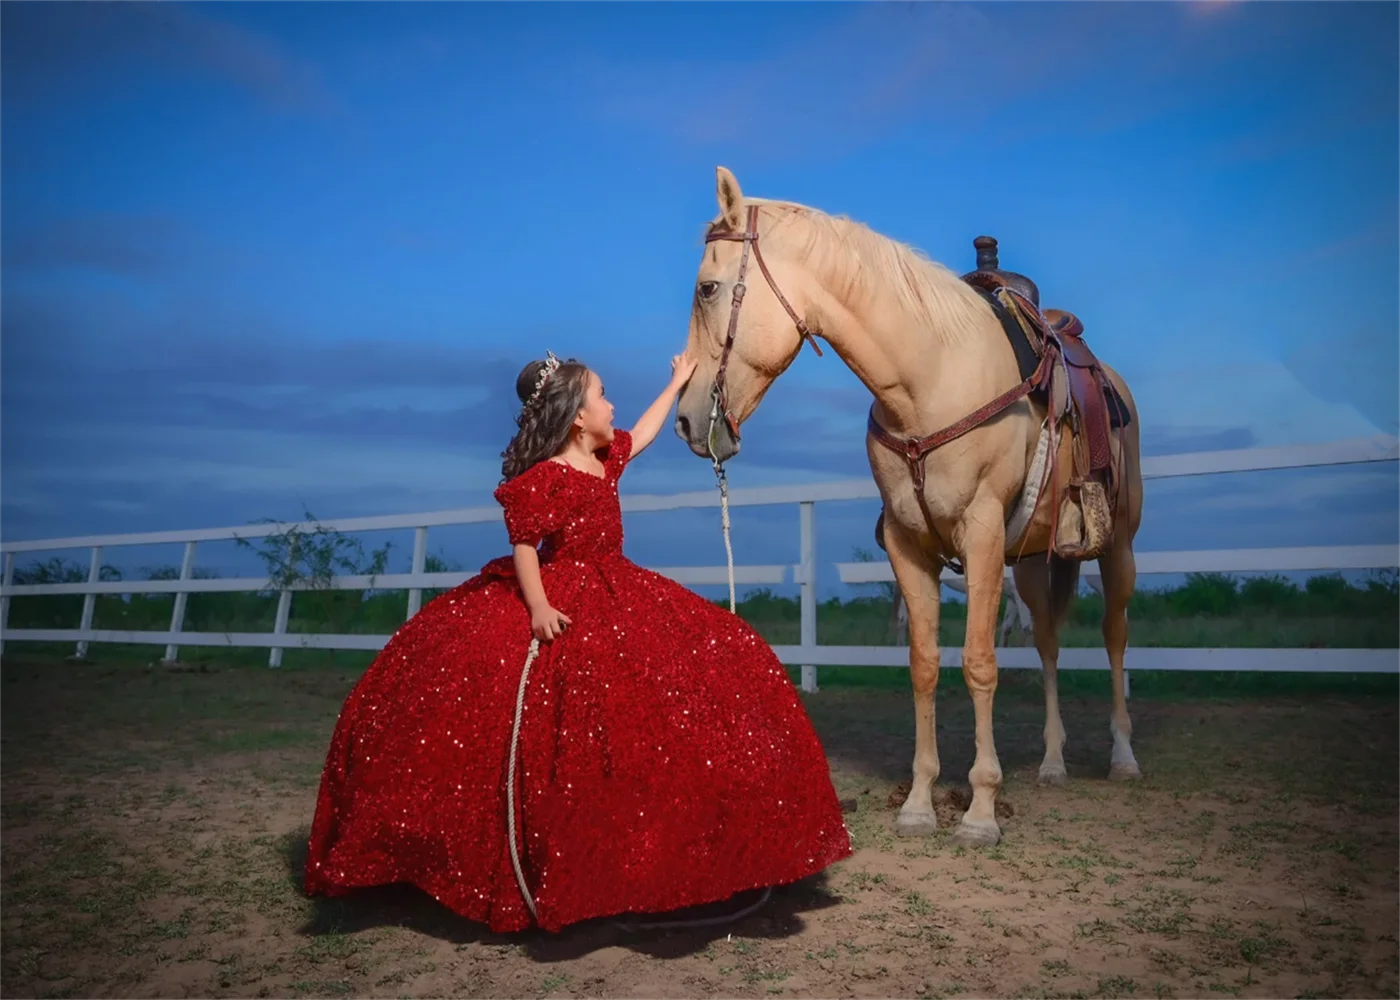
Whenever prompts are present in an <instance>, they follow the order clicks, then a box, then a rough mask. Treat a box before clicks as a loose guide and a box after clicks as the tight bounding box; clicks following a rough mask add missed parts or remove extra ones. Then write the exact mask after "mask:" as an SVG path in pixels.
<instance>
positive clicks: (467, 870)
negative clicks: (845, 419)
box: [306, 354, 851, 932]
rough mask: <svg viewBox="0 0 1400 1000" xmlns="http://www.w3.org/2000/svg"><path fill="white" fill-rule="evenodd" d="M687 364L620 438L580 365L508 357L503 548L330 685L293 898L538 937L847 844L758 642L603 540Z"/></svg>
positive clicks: (799, 715)
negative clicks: (408, 899)
mask: <svg viewBox="0 0 1400 1000" xmlns="http://www.w3.org/2000/svg"><path fill="white" fill-rule="evenodd" d="M694 370H695V362H694V360H692V359H691V358H690V357H689V356H688V355H681V356H680V357H678V358H675V359H673V361H672V377H671V381H670V384H669V385H668V386H667V387H666V390H665V391H664V392H663V393H662V394H661V395H660V397H658V398H657V400H656V402H654V403H653V404H652V405H651V407H650V408H649V409H648V410H647V411H646V413H644V414H643V415H642V418H641V420H639V421H638V422H637V425H636V426H635V427H634V428H633V429H632V431H630V432H628V431H625V430H614V428H613V424H612V420H613V407H612V404H611V403H609V402H608V401H607V399H606V398H605V396H604V395H603V385H602V383H601V382H600V381H599V379H598V376H597V375H595V374H594V373H593V372H591V371H589V370H588V369H587V368H586V367H584V366H583V365H582V364H579V363H578V362H576V361H572V360H571V361H566V362H562V363H561V362H560V361H559V360H558V359H557V358H555V357H554V355H552V354H550V355H548V357H547V358H546V360H544V361H536V362H532V363H531V364H529V365H527V366H526V368H525V370H524V371H522V372H521V373H520V377H519V379H518V380H517V382H516V393H517V394H518V395H519V397H520V400H521V402H522V404H523V406H522V409H521V412H520V416H519V417H518V419H517V423H518V425H519V433H517V434H516V436H515V438H514V439H513V440H512V441H511V442H510V444H509V445H508V446H507V447H506V450H505V452H504V453H503V455H502V458H503V459H504V462H503V464H502V472H503V474H504V482H503V483H502V484H501V486H500V487H499V489H497V490H496V494H495V495H496V499H497V501H498V502H499V503H500V504H501V506H502V507H503V508H504V511H505V522H506V529H507V532H508V534H509V536H510V541H511V544H512V545H513V548H514V553H513V555H512V556H506V557H503V558H500V559H497V560H495V561H493V562H490V563H488V564H487V565H486V566H485V567H484V568H483V569H482V571H481V572H480V573H479V574H478V575H477V576H476V577H474V578H472V579H471V580H468V581H467V582H466V583H464V584H462V585H461V586H460V587H457V588H456V589H455V590H452V591H450V592H448V593H446V594H443V595H442V596H441V597H439V598H437V600H435V601H433V602H432V603H430V604H429V605H428V606H427V607H425V608H423V610H422V611H420V612H419V613H418V614H417V615H415V616H414V617H413V618H412V619H411V620H410V621H408V622H407V623H406V624H405V625H404V626H403V627H402V628H400V629H399V631H398V632H397V634H395V635H394V637H393V638H392V639H391V640H390V641H389V643H388V645H386V646H385V647H384V649H383V651H382V652H381V653H380V654H379V656H378V657H377V658H376V660H375V661H374V664H373V665H372V666H371V667H370V668H369V669H368V670H367V671H366V672H365V674H364V676H363V677H362V678H361V679H360V681H359V682H358V683H357V684H356V685H355V688H354V689H353V690H352V691H351V692H350V695H349V697H348V698H347V699H346V701H345V706H344V708H343V709H342V711H341V714H340V718H339V720H338V721H337V723H336V728H335V734H334V736H333V737H332V739H331V745H330V751H329V753H328V754H327V758H326V767H325V772H324V774H323V776H322V779H321V789H320V794H319V796H318V799H317V803H316V817H315V821H314V823H313V825H312V829H311V844H310V856H309V858H308V861H307V866H306V890H307V892H309V893H313V894H315V893H322V894H326V895H340V894H343V893H344V892H346V891H347V890H350V889H352V888H355V887H359V886H371V885H381V884H385V883H390V882H411V883H413V884H415V885H417V886H419V887H421V888H422V889H424V890H426V891H427V892H429V893H431V894H432V895H433V896H434V897H435V898H436V899H438V900H439V901H440V902H441V903H443V904H444V905H446V906H448V907H450V908H451V909H452V910H454V911H456V912H457V913H459V914H461V915H462V916H464V917H467V918H468V919H470V920H475V921H480V922H483V923H486V924H488V925H489V926H490V928H491V929H492V930H494V931H498V932H499V931H515V930H520V929H523V928H526V927H529V926H532V925H535V926H539V927H542V928H544V929H546V930H549V931H558V930H560V929H561V928H563V927H565V926H566V925H568V924H572V923H575V922H577V921H580V920H584V919H587V918H590V917H601V916H609V915H615V914H622V913H658V912H663V911H667V910H673V909H677V908H681V907H686V906H692V905H697V904H702V903H710V902H716V901H719V900H723V899H727V898H729V897H730V896H733V895H734V894H736V893H739V892H743V891H745V890H749V889H755V888H759V887H769V886H773V885H780V884H785V883H789V882H793V881H795V880H797V879H800V878H803V877H805V876H808V875H811V874H813V873H815V872H818V871H820V870H822V869H823V868H825V867H826V866H827V865H830V864H831V863H832V862H835V861H839V860H840V859H842V858H845V857H847V856H848V855H849V854H850V853H851V847H850V839H849V836H848V834H847V832H846V828H845V825H844V824H843V822H842V818H841V809H840V806H839V805H838V803H837V800H836V794H835V791H834V789H833V788H832V786H831V779H830V775H829V772H828V770H827V763H826V757H825V755H824V754H823V752H822V748H821V745H820V744H819V743H818V741H817V736H816V733H815V732H814V731H813V729H812V725H811V723H810V721H809V720H808V718H807V715H806V713H805V711H804V710H803V707H802V704H801V701H800V700H799V698H798V695H797V692H796V689H795V688H794V687H793V685H792V683H791V681H790V680H789V679H788V676H787V673H786V671H784V669H783V667H782V665H781V664H780V663H779V662H778V660H777V658H776V657H775V656H774V654H773V652H772V650H771V649H770V648H769V647H768V645H767V644H766V643H765V642H764V641H763V640H762V639H761V638H760V637H759V636H758V635H757V634H756V633H755V632H754V631H753V630H752V629H751V628H749V627H748V626H747V625H746V624H745V623H744V622H743V621H742V620H740V619H739V618H737V617H735V616H734V615H731V614H730V613H729V612H727V611H725V610H724V609H722V608H719V607H717V606H716V605H714V604H712V603H710V602H708V601H706V600H704V599H703V598H701V597H699V596H698V595H696V594H694V593H693V592H691V591H689V590H687V589H685V588H684V587H682V586H680V585H679V584H677V583H674V582H673V581H671V580H669V579H667V578H665V577H662V576H659V575H658V574H655V573H652V572H649V571H647V570H644V569H642V568H640V567H638V566H637V565H635V564H634V563H632V562H630V561H629V560H628V559H627V558H626V557H625V556H624V555H623V554H622V511H621V507H620V506H619V501H618V491H617V483H618V477H619V476H621V475H622V471H623V469H625V468H626V466H627V464H628V462H629V461H630V460H631V459H632V458H634V457H635V456H636V455H637V454H639V453H641V452H642V451H643V450H645V449H646V447H647V446H648V445H650V444H651V442H652V441H653V440H654V439H655V438H656V435H657V433H658V432H659V431H660V430H661V427H662V424H663V423H664V421H665V420H666V417H667V415H668V413H669V412H670V409H671V406H672V404H673V403H674V402H675V399H676V396H677V394H678V393H679V392H680V389H681V388H682V387H683V386H684V385H685V383H686V381H687V380H688V379H689V378H690V375H691V373H692V372H693V371H694ZM532 637H533V641H532ZM527 658H528V660H529V661H530V662H529V663H527ZM526 667H528V668H529V669H528V673H526V674H525V676H524V680H523V681H522V672H523V670H524V668H526ZM511 761H513V762H514V765H515V766H514V768H513V769H512V768H510V767H509V766H508V762H511Z"/></svg>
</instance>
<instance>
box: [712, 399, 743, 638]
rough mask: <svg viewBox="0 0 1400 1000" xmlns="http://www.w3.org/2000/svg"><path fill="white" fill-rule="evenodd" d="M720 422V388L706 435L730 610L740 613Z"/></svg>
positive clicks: (714, 401)
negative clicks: (719, 449)
mask: <svg viewBox="0 0 1400 1000" xmlns="http://www.w3.org/2000/svg"><path fill="white" fill-rule="evenodd" d="M718 423H719V390H718V389H716V390H715V391H714V392H712V393H710V430H709V433H707V434H706V435H705V446H706V447H707V448H708V449H709V452H710V461H711V462H712V463H713V464H714V467H715V481H716V482H718V483H719V525H720V530H721V531H722V532H723V533H724V555H725V563H726V565H727V567H728V569H729V612H730V614H738V613H739V611H738V608H739V605H738V602H737V601H735V600H734V546H733V544H732V543H731V542H730V540H729V477H728V476H726V475H725V474H724V463H723V462H721V461H720V460H719V457H718V456H717V455H715V427H716V426H717V425H718Z"/></svg>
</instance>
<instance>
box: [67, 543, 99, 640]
mask: <svg viewBox="0 0 1400 1000" xmlns="http://www.w3.org/2000/svg"><path fill="white" fill-rule="evenodd" d="M101 578H102V546H100V545H94V546H93V547H92V562H91V563H89V564H88V583H97V581H98V580H100V579H101ZM96 605H97V595H96V594H93V593H87V594H84V595H83V620H82V622H81V624H79V625H78V629H79V630H80V631H82V632H86V631H87V630H88V629H90V628H92V612H93V609H94V608H95V607H96ZM87 651H88V642H87V640H86V639H79V640H78V648H77V650H76V651H74V653H73V655H74V657H75V658H77V659H79V660H81V659H83V658H85V657H86V656H87Z"/></svg>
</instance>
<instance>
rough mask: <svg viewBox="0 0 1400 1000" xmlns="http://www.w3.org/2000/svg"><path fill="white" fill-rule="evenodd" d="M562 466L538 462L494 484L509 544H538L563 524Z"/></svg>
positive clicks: (563, 483) (563, 484)
mask: <svg viewBox="0 0 1400 1000" xmlns="http://www.w3.org/2000/svg"><path fill="white" fill-rule="evenodd" d="M565 474H566V473H565V470H564V469H562V468H561V467H559V466H558V465H557V463H552V462H541V463H540V464H539V465H536V466H534V467H533V468H530V469H526V470H525V471H524V472H522V473H521V474H520V475H518V476H516V477H515V478H514V479H511V480H507V481H506V482H504V483H502V484H501V485H500V486H498V487H497V488H496V493H495V497H496V502H497V503H499V504H500V505H501V508H502V509H503V510H504V511H505V520H506V534H507V535H508V536H509V537H510V543H511V544H512V545H538V544H539V543H540V541H541V540H542V539H544V538H547V537H548V536H549V535H552V534H553V533H554V532H556V531H558V530H559V528H560V527H561V526H562V525H563V524H564V521H565V519H566V518H565V514H566V511H565V510H564V501H565V499H566V498H565V496H564V495H563V494H564V487H565V485H566V480H565V478H564V476H565Z"/></svg>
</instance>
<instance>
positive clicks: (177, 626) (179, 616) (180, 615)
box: [165, 542, 195, 663]
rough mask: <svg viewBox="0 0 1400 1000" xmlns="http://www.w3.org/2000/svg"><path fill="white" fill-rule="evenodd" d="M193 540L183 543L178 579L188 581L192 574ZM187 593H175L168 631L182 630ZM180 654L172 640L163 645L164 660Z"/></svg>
mask: <svg viewBox="0 0 1400 1000" xmlns="http://www.w3.org/2000/svg"><path fill="white" fill-rule="evenodd" d="M194 547H195V543H194V542H186V543H185V558H184V559H182V560H181V561H180V581H181V582H182V583H184V582H186V581H188V580H189V579H190V577H192V576H193V575H194ZM189 596H190V595H189V594H187V593H186V592H185V591H183V590H182V591H180V592H179V593H177V594H176V595H175V609H174V610H173V611H171V612H170V631H171V632H172V633H175V632H183V631H184V629H185V604H186V602H187V601H188V599H189ZM179 655H180V647H179V646H177V645H175V644H174V643H173V642H172V643H169V644H167V645H166V647H165V662H166V663H174V662H175V660H176V658H177V657H178V656H179Z"/></svg>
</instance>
